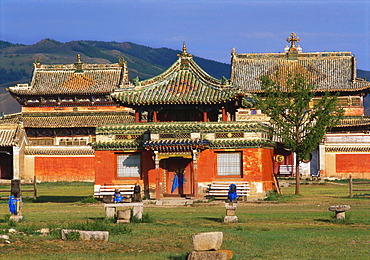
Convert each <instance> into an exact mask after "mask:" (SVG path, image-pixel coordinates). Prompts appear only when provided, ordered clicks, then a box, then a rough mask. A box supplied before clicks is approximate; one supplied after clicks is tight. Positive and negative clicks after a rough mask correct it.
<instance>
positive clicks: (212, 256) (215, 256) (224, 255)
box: [188, 250, 233, 260]
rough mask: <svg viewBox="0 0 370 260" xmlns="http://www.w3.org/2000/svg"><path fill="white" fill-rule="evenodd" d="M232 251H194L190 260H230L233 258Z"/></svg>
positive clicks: (189, 257) (190, 255)
mask: <svg viewBox="0 0 370 260" xmlns="http://www.w3.org/2000/svg"><path fill="white" fill-rule="evenodd" d="M232 255H233V254H232V251H230V250H220V251H193V252H191V253H190V254H189V256H188V260H229V259H231V258H232Z"/></svg>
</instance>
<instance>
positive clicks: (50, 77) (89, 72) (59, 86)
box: [9, 56, 128, 103]
mask: <svg viewBox="0 0 370 260" xmlns="http://www.w3.org/2000/svg"><path fill="white" fill-rule="evenodd" d="M125 84H128V74H127V67H126V62H125V61H123V60H120V63H116V64H85V63H83V62H81V60H80V56H78V61H77V62H76V63H74V64H65V65H63V64H57V65H44V64H41V63H40V62H39V61H36V62H35V63H34V71H33V76H32V80H31V83H30V84H18V85H17V86H13V87H9V92H10V93H11V94H12V95H13V96H14V97H15V98H16V99H17V100H21V99H22V97H27V98H28V99H29V100H26V101H30V102H32V101H34V102H39V103H43V102H44V99H51V97H53V96H54V97H68V96H71V97H72V101H74V102H77V100H73V98H77V97H79V98H81V96H88V97H90V96H103V95H109V94H110V93H111V92H112V91H114V90H115V89H117V88H119V87H122V86H123V85H125ZM31 97H34V100H32V98H31ZM39 97H43V98H42V99H41V100H39V99H40V98H39ZM69 101H70V100H69Z"/></svg>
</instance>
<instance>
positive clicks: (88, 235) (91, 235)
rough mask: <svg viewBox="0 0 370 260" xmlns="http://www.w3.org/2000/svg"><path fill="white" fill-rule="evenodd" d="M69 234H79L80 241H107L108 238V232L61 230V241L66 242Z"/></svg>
mask: <svg viewBox="0 0 370 260" xmlns="http://www.w3.org/2000/svg"><path fill="white" fill-rule="evenodd" d="M70 232H78V233H80V240H102V241H108V238H109V232H108V231H84V230H74V229H62V239H63V240H67V238H68V233H70Z"/></svg>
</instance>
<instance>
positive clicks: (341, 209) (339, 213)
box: [329, 205, 351, 219]
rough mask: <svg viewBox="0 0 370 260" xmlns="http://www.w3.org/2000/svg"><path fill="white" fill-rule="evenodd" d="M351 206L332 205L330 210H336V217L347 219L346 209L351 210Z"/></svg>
mask: <svg viewBox="0 0 370 260" xmlns="http://www.w3.org/2000/svg"><path fill="white" fill-rule="evenodd" d="M350 209H351V207H350V206H348V205H337V206H330V207H329V210H330V211H334V212H335V218H336V219H345V218H346V211H347V210H350Z"/></svg>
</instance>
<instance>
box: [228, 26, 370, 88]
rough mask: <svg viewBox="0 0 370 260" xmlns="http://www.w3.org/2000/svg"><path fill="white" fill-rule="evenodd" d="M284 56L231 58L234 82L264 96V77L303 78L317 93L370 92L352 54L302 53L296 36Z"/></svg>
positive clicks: (290, 40) (259, 54)
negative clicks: (299, 75)
mask: <svg viewBox="0 0 370 260" xmlns="http://www.w3.org/2000/svg"><path fill="white" fill-rule="evenodd" d="M287 41H288V42H290V43H291V46H290V47H289V46H288V45H286V47H285V50H284V52H282V53H280V52H279V53H236V51H235V48H234V49H233V50H232V53H231V56H232V59H231V78H230V80H231V82H232V83H233V84H235V85H238V86H240V87H241V88H242V89H243V90H245V91H246V92H249V93H263V91H262V90H261V81H260V78H261V76H268V77H273V75H276V73H279V75H283V76H282V77H281V79H278V80H281V81H283V80H284V77H286V75H288V74H292V75H294V74H297V73H299V74H301V75H302V76H306V77H308V78H309V79H310V81H309V83H310V84H313V85H315V86H317V92H323V91H331V92H356V93H357V92H360V93H361V92H370V82H368V81H366V80H364V79H360V78H357V75H356V58H355V57H354V56H353V55H352V53H351V52H343V51H342V52H334V51H333V52H327V51H324V52H302V48H301V47H300V46H299V45H298V46H296V45H295V43H297V42H299V41H300V39H299V37H296V34H295V33H292V34H291V35H290V37H288V38H287Z"/></svg>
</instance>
